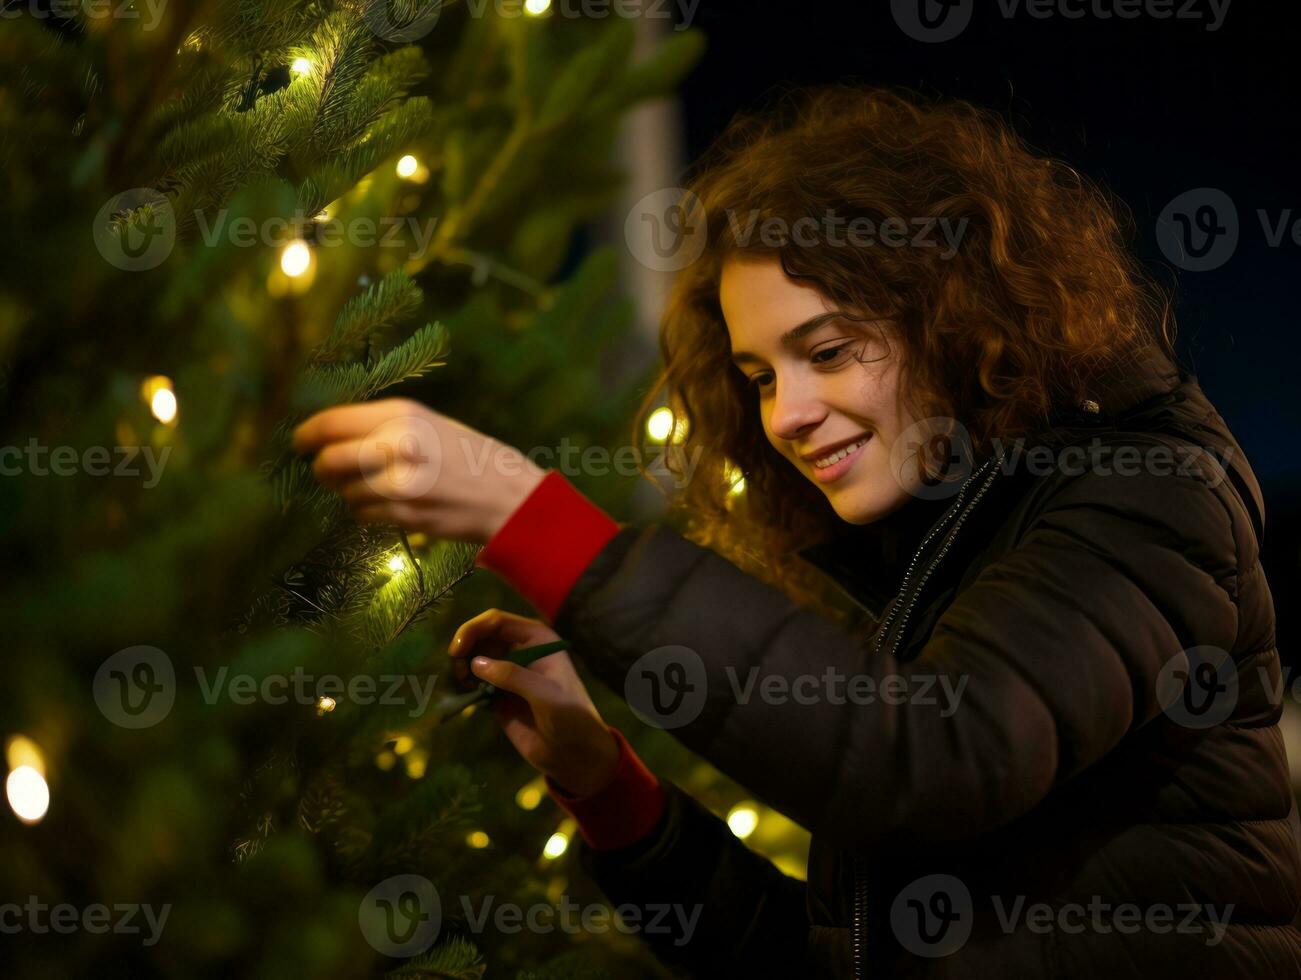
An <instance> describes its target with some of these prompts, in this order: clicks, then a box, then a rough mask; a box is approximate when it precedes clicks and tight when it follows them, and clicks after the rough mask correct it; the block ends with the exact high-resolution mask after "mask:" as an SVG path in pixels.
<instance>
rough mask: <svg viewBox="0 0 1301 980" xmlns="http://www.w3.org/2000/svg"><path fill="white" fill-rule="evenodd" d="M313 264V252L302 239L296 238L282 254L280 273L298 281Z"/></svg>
mask: <svg viewBox="0 0 1301 980" xmlns="http://www.w3.org/2000/svg"><path fill="white" fill-rule="evenodd" d="M311 264H312V250H311V249H310V248H308V247H307V243H306V242H305V241H303V240H302V239H301V238H296V239H294V240H293V241H292V242H290V243H289V244H288V245H286V246H285V247H284V250H283V251H281V253H280V271H281V272H283V273H284V274H285V275H287V276H288V277H289V278H290V279H297V278H298V277H299V276H301V275H302V274H303V273H304V272H306V271H307V270H308V268H309V267H310V266H311Z"/></svg>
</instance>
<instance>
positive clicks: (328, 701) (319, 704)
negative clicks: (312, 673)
mask: <svg viewBox="0 0 1301 980" xmlns="http://www.w3.org/2000/svg"><path fill="white" fill-rule="evenodd" d="M334 706H335V700H334V698H330V697H320V698H317V699H316V713H317V714H318V715H326V714H329V713H330V712H331V711H333V710H334Z"/></svg>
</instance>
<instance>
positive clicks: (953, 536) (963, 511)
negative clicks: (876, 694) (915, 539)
mask: <svg viewBox="0 0 1301 980" xmlns="http://www.w3.org/2000/svg"><path fill="white" fill-rule="evenodd" d="M1005 454H1006V453H1005V452H1002V453H999V454H998V455H997V456H994V457H991V458H990V459H988V460H986V461H985V462H984V464H982V465H981V467H980V468H979V469H978V470H976V472H975V473H973V474H971V476H970V477H968V478H967V480H966V481H965V482H964V483H963V484H962V487H961V489H960V490H959V491H958V496H957V498H956V499H955V500H954V501H953V506H952V507H950V508H949V509H948V510H946V511H945V512H944V515H943V516H942V517H941V518H940V520H939V522H938V523H936V525H935V526H934V527H933V528H931V530H930V531H929V532H927V534H926V537H925V538H924V539H922V543H921V544H920V545H918V547H917V551H916V552H915V553H914V554H913V556H912V559H911V560H910V561H909V562H908V568H907V570H906V571H905V572H904V576H903V581H902V582H901V583H900V585H899V591H898V593H897V594H896V596H895V600H894V602H893V603H892V604H891V607H890V611H889V613H887V615H886V617H885V619H884V621H882V623H881V625H880V627H879V628H878V629H877V632H876V638H875V642H874V645H873V649H874V651H875V652H877V653H880V651H881V645H882V643H883V641H884V639H885V635H886V633H889V632H891V624H894V630H893V634H894V642H893V643H892V644H891V645H890V655H891V656H894V655H895V653H897V652H898V649H899V643H900V641H901V640H902V638H903V634H904V630H905V629H906V628H907V625H908V620H909V619H910V618H911V617H912V612H913V607H914V606H915V605H916V604H917V599H918V597H919V596H920V595H921V591H922V589H923V588H924V587H925V585H926V583H927V582H928V581H930V578H931V575H932V574H934V572H935V569H936V568H938V567H939V564H940V562H942V561H943V560H944V556H945V555H947V554H948V553H949V550H950V549H951V548H952V547H953V542H954V541H956V540H957V537H958V534H959V532H961V530H962V526H963V524H965V523H966V520H967V517H968V516H969V515H970V514H971V512H972V511H973V510H975V508H976V506H977V505H978V504H979V503H980V501H981V500H982V499H983V498H984V496H985V494H986V493H987V492H988V491H989V488H990V487H991V486H993V485H994V481H995V480H997V479H998V466H999V464H1000V463H1001V462H1002V461H1003V458H1004V456H1005ZM976 483H979V484H980V486H979V489H978V490H977V491H976V492H975V494H974V495H973V496H972V498H971V500H970V501H969V502H965V503H964V498H965V497H966V495H967V490H968V488H969V487H971V486H972V485H973V484H976ZM950 525H952V527H950ZM946 532H947V533H946ZM942 533H946V536H945V539H944V543H943V544H942V545H941V546H940V549H939V551H938V552H936V554H935V556H934V557H933V558H932V559H931V560H930V562H928V563H927V565H926V570H925V571H924V572H923V573H922V575H921V577H920V578H919V579H918V580H917V583H916V584H915V585H913V583H912V577H913V573H914V572H915V571H916V570H917V564H918V562H919V561H920V560H921V557H922V554H923V553H924V552H925V551H926V549H927V548H928V547H929V546H930V544H931V542H932V541H933V540H934V539H935V538H936V537H937V536H938V535H939V534H942ZM905 597H906V600H907V605H906V606H904V608H903V615H902V616H898V623H897V624H896V623H895V619H896V616H897V615H898V613H899V609H900V607H901V606H903V604H904V601H905ZM850 863H851V865H852V867H853V873H854V875H853V876H854V921H853V929H852V933H851V946H852V951H853V957H854V980H863V977H864V973H863V967H864V964H865V962H866V953H867V949H866V946H867V935H866V933H867V872H866V870H865V869H864V867H863V862H862V860H861V858H860V856H859V855H858V854H856V853H851V855H850Z"/></svg>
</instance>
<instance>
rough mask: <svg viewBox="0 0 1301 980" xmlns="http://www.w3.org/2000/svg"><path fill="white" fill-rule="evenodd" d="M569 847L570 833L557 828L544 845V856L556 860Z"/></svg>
mask: <svg viewBox="0 0 1301 980" xmlns="http://www.w3.org/2000/svg"><path fill="white" fill-rule="evenodd" d="M568 849H569V835H568V834H566V833H563V832H562V831H559V830H557V831H556V832H555V833H554V834H552V835H551V836H550V837H548V838H547V842H546V844H545V845H543V847H542V856H543V857H544V858H547V859H548V860H550V861H554V860H555V859H556V858H558V857H560V856H561V855H562V854H564V853H565V851H567V850H568Z"/></svg>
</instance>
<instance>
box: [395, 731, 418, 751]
mask: <svg viewBox="0 0 1301 980" xmlns="http://www.w3.org/2000/svg"><path fill="white" fill-rule="evenodd" d="M415 747H416V740H415V739H414V738H412V737H411V736H410V735H399V736H398V737H397V738H396V739H394V741H393V751H394V752H396V753H397V754H398V755H406V754H407V753H408V752H410V751H411V750H412V749H414V748H415Z"/></svg>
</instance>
